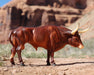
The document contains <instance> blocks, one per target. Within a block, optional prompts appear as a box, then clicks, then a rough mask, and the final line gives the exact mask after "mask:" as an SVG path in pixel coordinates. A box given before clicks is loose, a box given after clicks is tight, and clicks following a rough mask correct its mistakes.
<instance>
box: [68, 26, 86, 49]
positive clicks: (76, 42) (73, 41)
mask: <svg viewBox="0 0 94 75" xmlns="http://www.w3.org/2000/svg"><path fill="white" fill-rule="evenodd" d="M78 29H79V27H78V26H77V28H75V29H74V30H72V31H71V35H72V36H71V38H69V39H68V42H69V44H70V45H71V46H74V47H78V48H80V49H82V48H83V47H84V46H83V43H82V41H81V38H80V35H79V33H83V32H86V31H87V30H88V28H87V29H85V30H82V31H79V30H78Z"/></svg>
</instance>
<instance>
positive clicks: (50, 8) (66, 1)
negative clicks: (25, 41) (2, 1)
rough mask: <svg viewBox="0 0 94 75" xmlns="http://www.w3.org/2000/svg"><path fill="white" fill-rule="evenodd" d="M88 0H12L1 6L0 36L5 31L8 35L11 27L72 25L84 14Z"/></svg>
mask: <svg viewBox="0 0 94 75" xmlns="http://www.w3.org/2000/svg"><path fill="white" fill-rule="evenodd" d="M86 1H87V0H36V1H34V0H12V1H11V2H9V3H7V4H6V5H4V6H3V7H2V8H0V31H1V32H0V36H2V34H4V33H5V34H6V37H7V36H8V33H9V32H8V31H10V29H15V28H17V27H19V26H30V27H37V26H41V25H70V24H71V23H73V22H75V21H76V20H77V19H79V18H80V17H81V16H82V11H83V10H82V9H83V8H85V7H86V6H87V4H86ZM70 6H71V7H70ZM76 8H80V9H81V10H80V9H76ZM5 30H7V32H4V31H5ZM3 32H4V33H3ZM2 39H4V38H3V37H2ZM6 40H7V39H6ZM3 41H4V40H3Z"/></svg>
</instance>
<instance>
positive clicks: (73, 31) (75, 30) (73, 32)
mask: <svg viewBox="0 0 94 75" xmlns="http://www.w3.org/2000/svg"><path fill="white" fill-rule="evenodd" d="M78 28H79V25H77V27H76V28H75V29H74V30H72V32H71V34H72V35H75V33H76V32H77V31H78Z"/></svg>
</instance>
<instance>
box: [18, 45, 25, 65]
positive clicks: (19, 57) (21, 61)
mask: <svg viewBox="0 0 94 75" xmlns="http://www.w3.org/2000/svg"><path fill="white" fill-rule="evenodd" d="M22 49H24V46H23V47H21V49H19V50H17V54H18V59H19V62H20V65H21V66H25V65H24V62H23V60H22V56H21V51H22Z"/></svg>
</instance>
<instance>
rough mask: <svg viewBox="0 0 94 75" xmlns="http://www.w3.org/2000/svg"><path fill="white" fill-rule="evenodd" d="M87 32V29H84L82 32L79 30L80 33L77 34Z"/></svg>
mask: <svg viewBox="0 0 94 75" xmlns="http://www.w3.org/2000/svg"><path fill="white" fill-rule="evenodd" d="M88 30H89V28H86V29H84V30H80V31H78V32H79V33H84V32H86V31H88Z"/></svg>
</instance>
